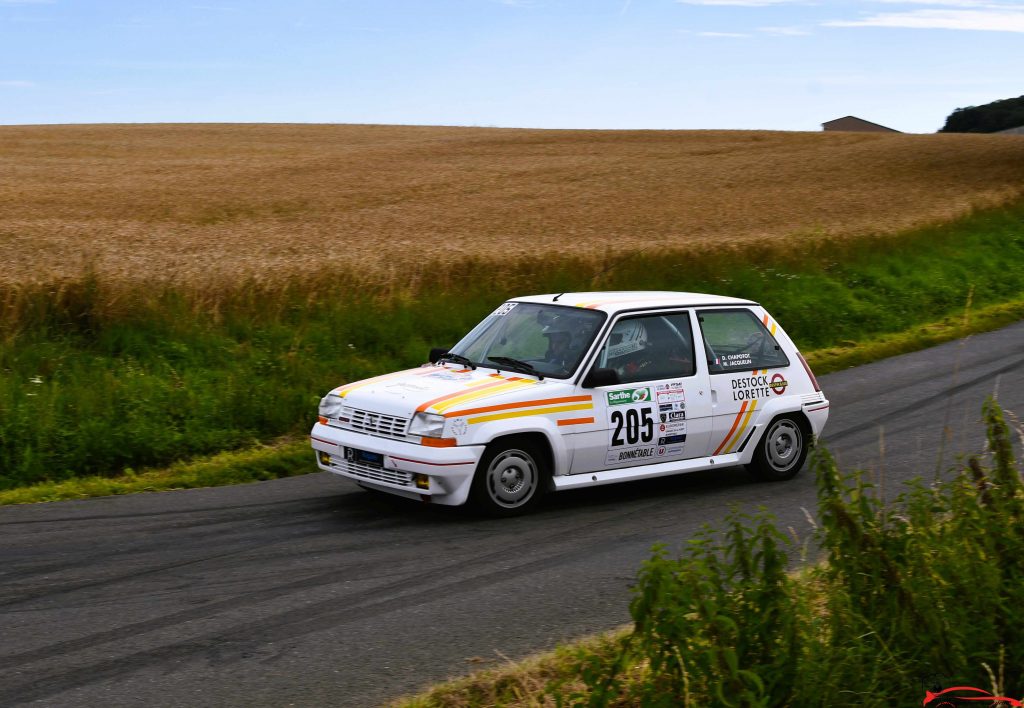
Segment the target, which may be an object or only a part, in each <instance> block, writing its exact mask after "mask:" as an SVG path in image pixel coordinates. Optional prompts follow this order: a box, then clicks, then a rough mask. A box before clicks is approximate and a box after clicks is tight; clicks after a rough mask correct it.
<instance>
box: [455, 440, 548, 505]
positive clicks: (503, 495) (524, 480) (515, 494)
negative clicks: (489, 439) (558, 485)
mask: <svg viewBox="0 0 1024 708" xmlns="http://www.w3.org/2000/svg"><path fill="white" fill-rule="evenodd" d="M546 467H547V460H546V457H545V456H544V455H543V454H542V452H541V451H540V450H539V449H538V446H537V445H536V444H535V443H533V442H532V441H530V440H516V439H514V438H513V439H507V440H498V441H496V442H494V443H492V444H491V445H490V446H489V447H488V448H487V452H485V453H484V456H483V457H482V458H481V459H480V464H479V465H478V466H477V470H476V475H475V476H474V477H473V488H472V491H471V497H472V501H473V506H474V507H475V508H476V509H477V510H478V511H480V512H482V513H484V514H487V515H488V516H515V515H517V514H522V513H525V512H527V511H529V510H530V509H532V508H533V507H534V506H536V504H537V502H538V501H540V498H541V496H543V494H544V492H545V491H546V490H547V484H548V478H549V472H548V470H547V469H546Z"/></svg>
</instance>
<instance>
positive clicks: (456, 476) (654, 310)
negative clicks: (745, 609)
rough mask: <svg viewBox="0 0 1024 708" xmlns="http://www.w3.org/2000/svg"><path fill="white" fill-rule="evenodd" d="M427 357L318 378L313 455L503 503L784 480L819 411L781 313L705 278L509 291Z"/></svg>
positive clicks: (436, 494)
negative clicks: (734, 470) (626, 486)
mask: <svg viewBox="0 0 1024 708" xmlns="http://www.w3.org/2000/svg"><path fill="white" fill-rule="evenodd" d="M430 359H431V362H432V363H430V364H424V365H423V366H421V367H419V368H416V369H409V370H407V371H399V372H396V373H393V374H386V375H384V376H377V377H375V378H371V379H366V380H364V381H356V382H354V383H349V384H346V385H344V386H340V387H338V388H336V389H334V390H333V391H331V392H330V393H328V394H327V395H326V396H325V397H324V398H323V400H322V401H321V402H320V416H319V422H318V423H317V424H316V425H314V426H313V430H312V433H311V439H312V445H313V448H314V450H315V451H316V455H317V463H318V464H319V466H320V468H321V469H323V470H326V471H328V472H333V473H335V474H338V475H341V476H343V477H348V478H349V479H352V480H354V481H356V482H357V483H359V484H360V485H362V486H364V487H367V488H370V489H376V490H380V491H383V492H390V493H392V494H398V495H401V496H405V497H409V498H412V499H420V500H423V501H429V502H434V503H436V504H450V505H457V504H464V503H466V502H467V501H469V502H472V503H473V504H474V505H476V506H477V507H479V508H480V509H481V510H482V511H484V512H487V513H491V514H494V515H508V514H515V513H519V512H522V511H524V510H526V509H528V508H529V507H531V506H533V505H534V504H535V503H536V502H537V501H538V499H539V498H540V497H541V496H542V495H543V494H544V493H545V492H547V491H549V490H552V489H554V490H559V489H575V488H579V487H588V486H593V485H599V484H611V483H614V482H625V481H628V480H633V479H646V478H649V477H659V476H662V475H670V474H678V473H681V472H693V471H696V470H708V469H715V468H719V467H729V466H735V465H747V466H748V467H749V468H750V469H751V470H752V471H753V472H754V473H755V474H756V475H758V476H760V477H761V478H764V479H768V480H782V479H789V478H790V477H792V476H793V475H795V474H796V473H797V471H798V470H799V469H800V467H801V466H802V465H803V462H804V458H805V457H806V455H807V448H808V446H809V445H810V444H811V443H812V441H813V440H814V437H815V436H817V435H818V434H819V433H820V432H821V430H822V428H823V427H824V425H825V421H826V419H827V418H828V407H829V403H828V401H827V400H826V399H825V396H824V395H823V394H822V392H821V389H820V388H819V386H818V383H817V381H816V380H815V378H814V374H813V373H811V370H810V368H809V367H808V366H807V363H806V362H805V361H804V359H803V357H802V356H801V355H800V352H799V351H797V348H796V345H794V344H793V341H792V340H791V339H790V338H789V337H788V336H786V333H785V332H784V331H783V330H782V328H781V327H780V326H779V325H778V323H776V322H775V320H773V319H772V317H771V316H770V315H769V314H768V313H767V312H765V310H764V308H762V307H761V306H760V305H758V304H757V303H754V302H750V301H748V300H739V299H735V298H729V297H721V296H717V295H702V294H699V293H674V292H615V293H563V294H561V295H537V296H532V297H522V298H516V299H514V300H509V301H508V302H506V303H504V304H502V305H501V306H500V307H498V308H497V309H496V310H495V311H494V312H492V313H491V314H490V315H489V316H488V317H487V318H486V319H484V320H483V321H482V322H481V323H480V324H478V325H477V326H476V327H475V328H474V329H473V331H471V332H470V333H469V334H467V335H466V336H465V337H464V338H463V339H462V341H460V342H459V343H458V344H456V345H455V346H454V347H452V348H451V349H450V350H443V349H442V350H434V351H433V352H431V357H430Z"/></svg>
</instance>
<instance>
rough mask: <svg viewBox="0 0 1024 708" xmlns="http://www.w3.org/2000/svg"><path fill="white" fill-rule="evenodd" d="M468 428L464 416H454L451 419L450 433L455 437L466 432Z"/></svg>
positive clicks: (459, 436)
mask: <svg viewBox="0 0 1024 708" xmlns="http://www.w3.org/2000/svg"><path fill="white" fill-rule="evenodd" d="M468 429H469V424H468V423H467V422H466V419H465V418H455V419H454V420H452V435H454V436H455V437H457V438H461V437H462V436H463V435H465V434H466V431H467V430H468Z"/></svg>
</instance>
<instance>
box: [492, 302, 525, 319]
mask: <svg viewBox="0 0 1024 708" xmlns="http://www.w3.org/2000/svg"><path fill="white" fill-rule="evenodd" d="M518 304H519V303H518V302H505V303H502V304H501V305H498V309H497V310H495V311H494V312H492V313H491V314H492V315H494V316H495V317H504V316H505V315H507V314H508V313H510V312H512V310H514V309H515V307H516V305H518Z"/></svg>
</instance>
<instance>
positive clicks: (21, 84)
mask: <svg viewBox="0 0 1024 708" xmlns="http://www.w3.org/2000/svg"><path fill="white" fill-rule="evenodd" d="M0 86H3V87H4V88H28V87H30V86H35V84H34V83H32V82H31V81H0Z"/></svg>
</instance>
